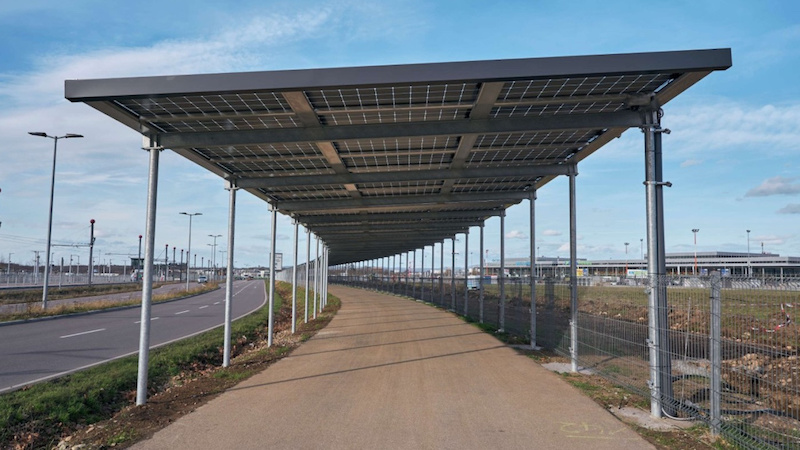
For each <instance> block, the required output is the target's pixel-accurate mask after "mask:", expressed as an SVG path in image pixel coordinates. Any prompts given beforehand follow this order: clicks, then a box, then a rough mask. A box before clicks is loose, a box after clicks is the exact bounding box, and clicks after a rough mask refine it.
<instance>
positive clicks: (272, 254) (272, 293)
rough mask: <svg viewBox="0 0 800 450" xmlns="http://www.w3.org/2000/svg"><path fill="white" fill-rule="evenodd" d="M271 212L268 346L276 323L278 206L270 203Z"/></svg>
mask: <svg viewBox="0 0 800 450" xmlns="http://www.w3.org/2000/svg"><path fill="white" fill-rule="evenodd" d="M269 212H270V216H271V217H270V224H271V225H270V228H271V230H270V235H271V237H270V246H269V247H270V248H269V320H268V321H267V347H272V331H273V326H274V325H275V244H276V236H277V232H276V228H277V225H278V208H277V207H276V206H275V205H269Z"/></svg>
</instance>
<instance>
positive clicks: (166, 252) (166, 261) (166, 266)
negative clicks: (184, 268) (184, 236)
mask: <svg viewBox="0 0 800 450" xmlns="http://www.w3.org/2000/svg"><path fill="white" fill-rule="evenodd" d="M168 279H169V244H164V281H167V280H168Z"/></svg>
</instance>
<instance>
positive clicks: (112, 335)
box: [0, 280, 266, 392]
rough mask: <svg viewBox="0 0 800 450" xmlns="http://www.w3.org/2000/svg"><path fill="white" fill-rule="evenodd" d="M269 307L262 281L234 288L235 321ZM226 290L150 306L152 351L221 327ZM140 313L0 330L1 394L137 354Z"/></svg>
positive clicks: (117, 312) (64, 319)
mask: <svg viewBox="0 0 800 450" xmlns="http://www.w3.org/2000/svg"><path fill="white" fill-rule="evenodd" d="M265 301H266V295H265V289H264V281H263V280H253V281H239V282H236V283H234V298H233V317H234V318H238V317H241V316H244V315H247V314H249V313H250V312H252V311H254V310H255V309H257V308H258V307H259V306H261V305H263V304H264V303H265ZM224 306H225V289H219V290H216V291H214V292H209V293H207V294H202V295H198V296H195V297H191V298H187V299H183V300H177V301H173V302H166V303H159V304H155V305H153V306H152V309H151V317H152V323H151V328H150V343H151V346H152V347H155V346H158V345H162V344H164V343H167V342H172V341H175V340H178V339H181V338H183V337H186V336H190V335H194V334H197V333H198V332H201V331H205V330H208V329H211V328H214V327H216V326H219V325H221V324H222V323H223V322H224V318H225V310H224ZM140 314H141V309H140V308H127V309H119V310H114V311H105V312H98V313H92V314H83V315H76V316H65V317H59V318H56V319H52V320H40V321H33V322H25V323H15V324H7V325H2V326H0V361H1V362H2V363H0V392H4V391H7V390H11V389H15V388H17V387H20V386H22V385H26V384H30V383H34V382H38V381H43V380H45V379H50V378H54V377H57V376H61V375H64V374H66V373H69V372H74V371H76V370H80V369H84V368H87V367H91V366H94V365H97V364H100V363H102V362H105V361H108V360H110V359H115V358H119V357H122V356H126V355H130V354H133V353H136V352H138V350H139V318H140Z"/></svg>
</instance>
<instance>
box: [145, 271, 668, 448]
mask: <svg viewBox="0 0 800 450" xmlns="http://www.w3.org/2000/svg"><path fill="white" fill-rule="evenodd" d="M330 292H331V294H333V295H336V296H338V297H339V298H340V299H341V300H342V308H341V310H340V311H339V313H338V314H337V315H336V316H335V317H334V318H333V320H332V321H331V323H330V324H329V325H328V326H327V327H326V328H325V329H323V330H322V331H320V332H319V333H318V334H317V335H316V336H314V337H313V338H312V339H310V340H309V341H307V342H306V343H304V344H303V345H302V346H301V347H299V348H298V349H296V350H295V351H294V352H293V353H292V354H291V355H290V356H289V357H287V358H284V359H283V360H281V361H279V362H277V363H276V364H274V365H273V366H271V367H270V368H268V369H267V370H265V371H263V372H261V373H259V374H257V375H255V376H253V377H251V378H250V379H248V380H246V381H244V382H242V383H240V384H239V385H237V386H236V387H234V388H231V389H230V390H228V391H227V392H225V393H224V394H222V395H220V396H219V397H217V398H215V399H214V400H212V401H211V402H209V403H207V404H206V405H204V406H201V407H200V408H198V409H197V410H196V411H194V412H192V413H190V414H188V415H186V416H184V417H182V418H181V419H179V420H177V421H176V422H174V423H173V424H171V425H170V426H168V427H167V428H165V429H163V430H161V431H159V432H157V433H156V434H155V435H154V436H153V437H152V438H151V439H149V440H147V441H143V442H140V443H139V444H137V445H136V446H135V447H134V448H140V449H162V448H242V449H246V448H287V449H289V448H293V449H304V448H308V449H318V448H329V449H367V448H369V449H384V448H385V449H470V448H476V449H477V448H495V449H504V448H537V449H555V448H559V449H564V448H570V449H593V450H602V449H614V450H617V449H646V448H651V449H652V448H654V447H653V446H652V445H651V444H649V443H648V442H647V441H645V440H644V439H643V438H642V437H641V436H639V435H638V434H636V433H635V432H633V431H632V430H631V429H630V428H628V427H627V426H626V425H625V424H623V423H622V422H620V421H619V420H618V419H617V418H615V417H614V416H613V415H611V414H610V413H609V412H608V411H606V410H605V409H603V408H602V407H600V406H599V405H597V404H596V403H594V402H593V401H592V400H590V399H589V398H587V397H585V396H584V395H583V394H582V393H581V392H580V391H578V390H577V389H576V388H574V387H572V386H571V385H569V384H568V383H567V382H565V381H564V380H562V379H561V378H560V377H559V376H558V375H556V374H554V373H552V372H550V371H548V370H546V369H544V368H542V367H541V366H540V365H538V364H537V363H536V362H534V361H533V360H531V359H530V358H528V357H526V356H524V355H521V354H519V353H518V352H517V351H515V350H514V349H512V348H510V347H508V346H506V345H504V344H503V343H502V342H500V341H498V340H497V339H495V338H494V337H492V336H490V335H488V334H486V333H483V332H481V331H480V330H478V329H477V328H475V327H474V326H473V325H470V324H467V323H465V322H463V321H462V320H460V319H459V318H457V317H455V316H454V315H452V314H451V313H448V312H446V311H442V310H440V309H436V308H433V307H430V306H428V305H424V304H422V303H418V302H415V301H413V300H408V299H404V298H400V297H394V296H390V295H385V294H380V293H376V292H372V291H365V290H360V289H353V288H347V287H341V286H331V287H330Z"/></svg>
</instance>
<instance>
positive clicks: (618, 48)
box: [0, 0, 800, 267]
mask: <svg viewBox="0 0 800 450" xmlns="http://www.w3.org/2000/svg"><path fill="white" fill-rule="evenodd" d="M0 42H4V43H5V44H3V45H2V46H0V135H1V136H3V139H2V142H0V222H1V223H2V224H1V225H0V263H6V262H7V261H8V259H9V254H11V256H10V258H11V260H12V261H13V262H15V263H25V264H32V261H33V258H34V251H35V250H38V251H40V252H44V250H45V246H46V244H45V243H46V237H47V223H48V211H49V194H50V178H51V170H52V158H53V141H52V140H50V139H44V138H41V137H35V136H31V135H29V134H28V132H33V131H41V132H46V133H47V134H50V135H58V136H62V135H64V134H66V133H79V134H82V135H84V136H85V137H84V138H83V139H67V140H60V141H58V158H57V168H56V177H55V199H54V211H53V232H52V233H53V243H54V244H56V246H54V247H53V250H52V252H51V253H52V254H54V256H55V261H59V260H60V258H65V259H66V260H68V259H69V258H70V257H73V259H76V260H77V258H78V257H80V260H81V262H82V263H83V264H85V263H86V261H87V260H88V248H86V247H83V246H69V245H74V244H84V243H86V242H88V240H89V221H90V220H91V219H94V220H95V221H96V223H95V236H96V239H97V240H96V244H95V258H96V262H97V263H99V264H104V263H107V262H109V261H111V262H113V263H114V264H121V263H122V260H123V259H127V258H128V257H129V255H133V256H135V255H136V254H137V253H138V243H139V239H138V236H139V235H141V234H144V230H145V210H146V195H147V174H148V154H147V152H145V151H143V150H141V137H140V136H139V135H138V134H137V133H135V132H134V131H132V130H130V129H128V128H126V127H124V126H122V125H120V124H118V123H116V122H115V121H114V120H112V119H110V118H108V117H106V116H105V115H103V114H101V113H99V112H97V111H95V110H94V109H92V108H91V107H89V106H87V105H85V104H82V103H75V104H73V103H70V102H69V101H67V100H65V99H64V80H66V79H88V78H113V77H130V76H147V75H178V74H191V73H219V72H240V71H262V70H284V69H306V68H327V67H344V66H362V65H383V64H407V63H427V62H449V61H469V60H484V59H506V58H533V57H549V56H572V55H592V54H609V53H631V52H654V51H672V50H692V49H706V48H731V49H732V54H733V66H732V67H731V68H730V69H728V70H727V71H722V72H714V73H712V74H710V75H709V76H708V77H706V78H704V79H703V80H701V81H700V82H699V83H697V84H696V85H694V86H693V87H691V88H690V89H689V90H687V91H686V92H684V93H683V94H681V95H680V96H679V97H678V98H676V99H675V100H673V101H671V102H670V103H668V104H667V105H665V106H664V113H665V115H664V117H663V119H662V125H663V126H664V127H666V128H669V129H670V130H671V132H672V133H671V134H669V135H665V136H664V140H663V151H664V169H663V172H664V180H665V181H670V182H671V183H672V187H671V188H665V192H664V211H665V228H666V236H665V238H666V250H667V253H673V252H691V251H693V250H694V249H696V250H697V251H699V252H704V251H730V252H746V251H747V249H748V235H749V245H750V250H751V252H754V253H757V252H761V250H762V245H763V250H764V251H766V252H770V253H778V254H781V255H787V256H800V227H798V223H799V222H800V83H798V82H797V80H798V71H799V70H798V69H800V2H796V1H793V0H786V1H764V2H752V1H740V0H725V1H697V0H694V1H673V2H660V3H658V4H654V5H653V6H652V7H650V8H644V7H642V6H641V3H640V2H633V1H631V2H625V1H604V2H602V3H597V2H594V1H579V0H573V1H570V2H568V3H567V2H560V1H540V0H520V1H499V2H485V1H469V0H458V1H431V0H391V1H389V0H373V1H370V2H363V1H362V0H354V1H349V0H341V1H340V0H334V1H304V0H287V1H263V0H259V1H237V2H219V1H203V0H191V1H188V0H186V1H182V0H176V1H170V2H164V1H159V2H154V1H150V0H143V1H137V2H107V1H103V0H72V1H70V2H59V1H54V0H53V1H46V0H28V1H25V2H19V1H16V2H3V3H2V4H0ZM578 171H579V175H578V177H577V178H576V182H577V195H578V199H577V223H578V257H579V258H586V259H591V260H606V259H620V260H621V259H625V258H631V259H633V258H639V257H641V251H642V248H641V247H642V246H641V242H642V240H643V239H644V247H645V248H646V244H647V242H646V228H645V226H646V216H645V188H644V185H643V184H642V181H643V180H644V140H643V136H642V134H641V132H640V131H639V130H635V129H634V130H629V131H627V132H625V133H624V134H623V135H622V137H621V138H619V139H616V140H614V141H613V142H611V143H609V144H607V145H606V146H604V147H603V148H601V149H600V150H599V151H598V152H596V153H595V154H593V155H591V156H590V157H589V158H587V159H586V160H585V161H583V162H581V164H580V165H579V166H578ZM568 200H569V191H568V182H567V179H566V178H565V177H560V178H558V179H556V180H554V181H552V182H550V183H548V184H547V185H545V186H543V187H542V188H540V189H539V190H538V200H537V201H536V236H535V239H536V246H537V249H538V250H537V252H538V254H539V255H540V256H549V257H556V256H559V257H561V258H566V257H567V256H568V255H569V208H568V205H569V203H568ZM227 210H228V194H227V191H225V190H224V183H223V181H222V180H221V179H220V178H218V177H216V176H215V175H211V174H209V173H207V172H206V171H205V170H204V169H201V168H200V167H198V166H196V165H194V164H193V163H190V162H188V161H187V160H185V159H184V158H182V157H179V156H177V155H176V154H174V153H173V152H172V151H170V150H167V151H164V152H163V153H162V156H161V162H160V178H159V188H158V208H157V219H156V236H155V245H156V250H157V251H156V256H157V257H161V258H163V256H164V247H165V246H169V247H176V248H177V249H178V250H177V252H178V254H180V250H181V249H186V248H187V244H188V227H189V223H188V222H189V221H188V219H187V217H186V216H184V215H180V214H179V213H180V212H193V213H194V212H199V213H202V215H201V216H196V217H195V218H194V219H193V222H192V253H193V254H197V258H198V263H199V262H200V259H201V258H202V259H204V260H207V259H209V258H212V248H213V247H212V246H211V244H213V239H212V238H211V237H210V236H209V235H222V237H220V238H218V239H217V247H216V249H217V250H218V251H219V250H227V249H226V248H225V247H226V241H227V239H226V235H227ZM528 214H529V207H528V203H527V201H524V202H522V203H521V204H519V205H516V206H513V207H511V208H510V209H509V210H508V213H507V217H506V224H505V230H506V255H507V257H526V256H528V253H529V245H530V244H529V242H530V241H529V239H530V232H529V225H528ZM694 228H697V229H699V230H700V231H699V232H698V233H697V244H696V247H695V244H694V241H693V237H694V236H693V233H692V231H691V230H692V229H694ZM746 230H751V231H750V233H747V231H746ZM293 231H294V230H293V226H292V225H291V223H290V220H289V218H288V217H286V216H283V215H279V219H278V226H277V235H278V242H277V245H276V250H277V251H278V252H281V253H283V254H284V262H285V263H286V264H287V265H288V264H290V263H291V261H292V256H291V251H292V248H293V246H292V238H293ZM485 232H486V249H487V250H488V259H489V260H496V259H497V257H498V256H499V247H500V235H499V218H492V219H489V220H488V221H487V222H486V227H485ZM269 235H270V230H269V213H268V210H267V204H266V203H264V202H263V201H261V200H259V199H256V198H255V197H253V196H252V195H250V194H249V193H246V192H242V193H240V194H239V195H238V197H237V212H236V234H235V238H236V245H235V255H234V260H235V262H236V266H237V267H245V266H259V265H260V266H265V265H267V263H268V252H269V249H270V242H269ZM458 239H459V242H457V243H456V246H457V249H456V251H457V252H458V253H459V256H458V257H457V261H458V262H457V265H459V267H460V266H461V265H462V264H463V256H464V254H465V253H466V252H465V251H464V249H463V245H464V239H463V236H460V237H459V238H458ZM626 242H628V243H629V245H628V246H626V245H625V243H626ZM300 246H301V247H300V248H301V249H304V248H305V233H303V232H301V242H300ZM626 248H627V251H628V252H629V255H627V256H626ZM449 251H451V250H450V243H449V242H448V243H447V244H446V245H445V252H446V253H448V252H449ZM159 253H160V255H159ZM430 253H431V252H430V247H429V248H428V250H427V253H426V258H429V255H430ZM468 253H469V258H470V265H472V263H477V256H476V255H477V254H478V253H479V249H478V229H477V228H476V229H473V230H472V231H471V233H470V236H469V248H468ZM223 255H224V254H221V253H219V252H218V254H217V255H216V256H215V257H214V258H215V259H216V260H217V261H220V260H221V259H222V257H223ZM312 255H313V251H312ZM435 255H436V258H437V263H436V265H437V266H438V265H439V264H438V255H439V250H438V246H437V249H436V251H435ZM304 256H305V252H304V251H301V252H300V261H301V262H302V261H303V260H304V259H305V258H304ZM448 256H449V255H448ZM448 256H445V265H449V259H450V258H449V257H448ZM42 259H44V258H43V257H42ZM426 265H427V264H426Z"/></svg>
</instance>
